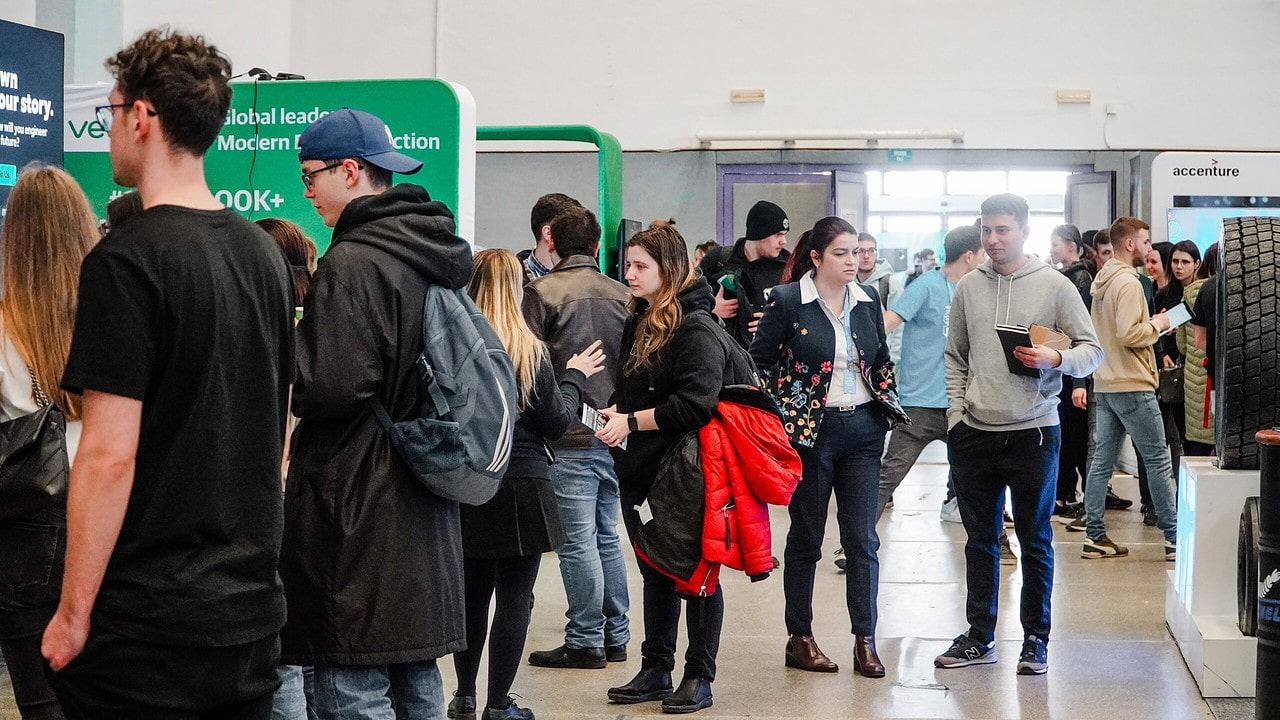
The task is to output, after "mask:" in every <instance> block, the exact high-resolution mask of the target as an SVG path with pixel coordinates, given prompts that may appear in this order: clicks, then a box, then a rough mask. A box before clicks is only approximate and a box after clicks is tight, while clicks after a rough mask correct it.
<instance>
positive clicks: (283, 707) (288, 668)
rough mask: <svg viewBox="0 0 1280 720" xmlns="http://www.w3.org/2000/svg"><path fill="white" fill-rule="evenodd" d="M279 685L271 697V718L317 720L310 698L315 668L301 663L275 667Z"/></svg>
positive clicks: (312, 701) (312, 694)
mask: <svg viewBox="0 0 1280 720" xmlns="http://www.w3.org/2000/svg"><path fill="white" fill-rule="evenodd" d="M276 674H278V675H279V676H280V687H279V688H277V689H276V694H275V695H273V696H272V698H271V720H318V717H317V715H316V713H315V701H314V700H313V699H312V697H313V696H314V692H313V687H312V685H313V681H314V678H315V670H314V669H313V668H310V667H302V666H301V665H281V666H280V667H279V668H276Z"/></svg>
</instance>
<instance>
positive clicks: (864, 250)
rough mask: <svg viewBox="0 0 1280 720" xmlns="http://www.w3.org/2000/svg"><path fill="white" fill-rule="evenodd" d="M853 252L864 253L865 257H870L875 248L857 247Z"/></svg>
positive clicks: (873, 253)
mask: <svg viewBox="0 0 1280 720" xmlns="http://www.w3.org/2000/svg"><path fill="white" fill-rule="evenodd" d="M853 254H854V255H866V256H867V257H871V256H872V255H875V254H876V249H875V248H858V249H857V250H854V251H853Z"/></svg>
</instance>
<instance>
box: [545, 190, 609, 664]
mask: <svg viewBox="0 0 1280 720" xmlns="http://www.w3.org/2000/svg"><path fill="white" fill-rule="evenodd" d="M549 229H550V235H551V241H552V243H553V245H554V247H555V253H556V255H558V256H559V257H560V258H561V259H560V262H559V263H558V264H557V265H556V266H555V267H554V268H552V269H551V272H549V273H547V274H546V275H545V276H543V277H541V278H538V279H537V280H534V281H533V282H531V283H529V284H528V285H527V286H525V290H524V301H523V303H524V316H525V319H526V320H528V322H529V326H530V327H532V328H533V331H534V332H535V333H537V334H538V336H539V337H541V338H542V339H544V340H546V341H547V344H548V345H549V346H550V350H551V359H552V362H553V364H554V365H555V367H556V368H557V369H560V368H563V367H565V362H566V361H567V360H568V359H569V356H570V355H572V354H574V353H576V352H578V351H579V350H581V349H582V348H584V347H586V346H587V345H590V344H591V343H592V342H594V341H596V340H600V341H601V342H602V343H603V348H602V349H603V350H604V352H605V372H602V373H598V374H596V375H594V376H593V377H591V378H590V379H589V380H587V383H586V385H585V386H584V387H583V392H582V401H583V403H585V404H588V405H590V406H592V407H594V408H596V409H600V408H604V407H608V405H609V399H610V397H611V396H612V395H613V389H614V388H613V385H614V378H615V377H617V370H618V365H619V358H618V352H619V347H620V345H621V343H622V327H623V325H624V324H625V323H626V320H627V315H628V313H627V300H628V299H629V298H630V292H629V291H628V290H627V288H626V286H625V285H623V284H622V283H619V282H617V281H616V280H612V279H610V278H608V277H605V276H604V275H602V274H601V273H600V271H599V269H598V268H597V266H596V249H597V247H598V246H599V243H600V224H599V223H598V222H597V221H596V217H595V215H594V214H592V212H591V211H590V210H587V209H585V208H582V207H580V206H579V207H569V208H566V209H565V210H563V211H562V212H561V213H560V214H559V215H557V216H556V217H555V218H554V219H553V220H552V221H551V223H550V227H549ZM556 379H557V381H558V380H559V378H556ZM552 448H553V449H554V450H555V454H556V460H555V464H553V465H552V467H551V483H552V485H553V486H554V488H555V492H556V500H557V501H558V504H559V509H560V518H561V520H562V521H563V522H564V530H565V534H566V535H567V537H568V539H567V540H566V541H565V544H564V545H563V546H561V547H560V549H559V550H557V551H556V554H557V555H559V556H560V575H561V578H562V579H563V580H564V589H565V595H566V596H567V598H568V601H569V608H568V610H567V611H566V613H565V615H566V617H568V619H569V622H568V623H566V624H565V641H564V644H563V645H561V646H560V647H558V648H555V649H554V650H544V651H538V652H534V653H531V654H530V655H529V663H530V664H532V665H536V666H539V667H555V668H603V667H605V666H606V664H607V662H608V661H621V660H625V659H626V657H627V641H628V640H629V639H630V638H631V634H630V630H629V628H628V623H627V606H628V599H627V573H626V568H625V566H624V565H623V561H622V545H621V542H620V540H619V538H618V515H619V513H620V512H621V502H620V500H619V496H618V476H617V475H616V474H615V473H614V470H613V458H612V457H611V456H610V455H609V449H608V448H607V447H605V445H604V443H602V442H600V441H599V440H597V439H596V438H595V435H594V431H593V430H592V429H588V428H587V427H586V426H585V425H583V424H582V423H575V424H574V426H573V427H571V428H569V431H568V432H567V433H565V435H564V437H563V438H561V439H560V440H558V441H556V442H554V443H552Z"/></svg>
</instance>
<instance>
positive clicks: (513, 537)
mask: <svg viewBox="0 0 1280 720" xmlns="http://www.w3.org/2000/svg"><path fill="white" fill-rule="evenodd" d="M597 374H599V373H597ZM586 381H587V378H586V377H584V376H583V375H582V373H581V372H578V371H577V370H567V371H565V373H564V379H563V380H561V381H560V384H559V385H558V386H557V385H556V376H555V372H554V370H553V368H552V366H551V361H550V360H547V361H545V362H543V363H542V364H541V365H540V366H539V367H538V374H537V377H536V381H535V383H534V400H533V404H532V406H530V407H529V408H528V409H526V410H524V411H523V412H521V413H520V417H519V418H517V420H516V431H515V441H514V443H513V444H512V448H511V464H510V465H508V466H507V474H506V475H505V476H504V477H503V478H502V484H501V485H499V486H498V494H497V495H494V496H493V499H492V500H490V501H489V502H487V503H485V504H483V505H480V506H479V507H471V506H468V505H463V506H462V552H463V555H465V556H466V557H468V558H509V557H521V556H527V555H538V554H540V553H544V552H547V551H549V550H555V549H556V548H558V547H560V545H561V544H562V543H564V526H563V525H562V524H561V522H560V513H559V511H558V510H557V508H556V495H555V492H553V491H552V489H551V461H552V460H554V459H555V456H554V454H553V453H552V452H551V450H550V448H549V447H548V446H547V443H546V441H549V440H556V439H558V438H559V437H560V436H561V435H564V431H565V430H566V429H568V427H569V425H570V424H572V423H576V422H578V418H579V417H580V416H581V410H582V385H583V383H585V382H586Z"/></svg>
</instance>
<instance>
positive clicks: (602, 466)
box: [551, 447, 631, 648]
mask: <svg viewBox="0 0 1280 720" xmlns="http://www.w3.org/2000/svg"><path fill="white" fill-rule="evenodd" d="M551 486H552V488H554V489H555V493H556V502H557V504H558V506H559V509H560V520H561V522H563V523H564V532H565V537H566V539H565V542H564V544H563V545H561V546H560V547H559V548H558V549H557V550H556V555H558V556H559V557H560V578H561V580H563V581H564V593H565V596H566V598H567V600H568V602H569V608H568V609H567V610H566V611H565V617H567V618H568V619H569V622H567V623H565V626H564V642H565V645H567V646H569V647H572V648H597V647H605V646H613V645H626V644H627V642H628V641H630V639H631V631H630V628H629V627H628V625H627V608H628V598H627V568H626V565H625V564H623V560H622V543H621V541H620V540H619V539H618V515H619V513H620V512H621V508H622V503H621V500H620V499H619V497H618V476H617V475H615V474H614V472H613V457H612V456H611V455H609V451H608V449H606V448H603V447H601V448H561V449H557V450H556V461H555V463H554V464H552V466H551Z"/></svg>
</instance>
